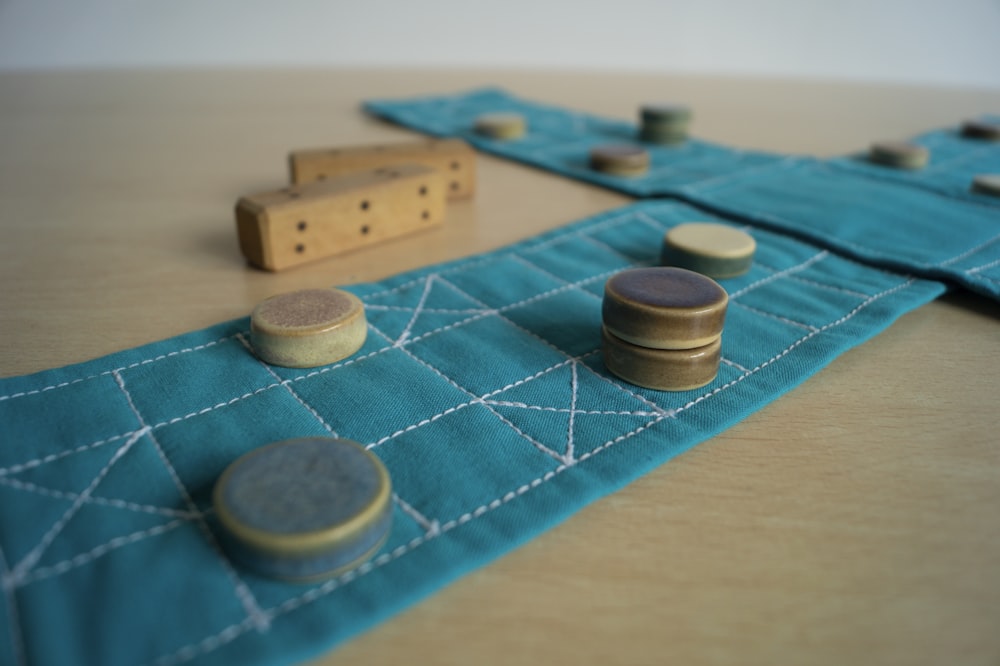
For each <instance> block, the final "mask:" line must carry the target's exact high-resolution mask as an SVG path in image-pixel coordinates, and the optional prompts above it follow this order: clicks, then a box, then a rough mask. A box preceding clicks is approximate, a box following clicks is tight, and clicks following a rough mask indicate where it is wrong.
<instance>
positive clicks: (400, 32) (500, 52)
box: [0, 0, 1000, 88]
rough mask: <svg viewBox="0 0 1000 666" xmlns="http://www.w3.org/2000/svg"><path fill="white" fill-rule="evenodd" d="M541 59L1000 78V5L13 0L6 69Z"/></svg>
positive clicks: (914, 1) (869, 76) (1, 5)
mask: <svg viewBox="0 0 1000 666" xmlns="http://www.w3.org/2000/svg"><path fill="white" fill-rule="evenodd" d="M260 65H272V66H303V65H305V66H408V67H425V66H428V67H430V66H432V67H442V66H444V67H494V68H510V67H517V68H521V67H537V68H569V69H575V70H580V69H584V70H585V69H605V70H607V69H611V70H633V71H663V72H692V73H703V72H708V73H719V74H740V75H758V76H785V77H788V76H791V77H806V78H836V79H849V80H873V81H893V82H904V83H929V84H949V85H957V86H976V87H983V86H985V87H992V88H998V87H1000V0H950V1H946V0H939V1H934V0H911V1H906V0H753V1H750V0H747V1H740V0H659V1H657V0H553V1H546V0H493V1H492V2H477V1H476V0H325V1H324V0H0V69H24V68H65V67H87V68H89V67H108V66H111V67H147V66H156V67H160V66H166V67H176V66H182V67H187V66H260Z"/></svg>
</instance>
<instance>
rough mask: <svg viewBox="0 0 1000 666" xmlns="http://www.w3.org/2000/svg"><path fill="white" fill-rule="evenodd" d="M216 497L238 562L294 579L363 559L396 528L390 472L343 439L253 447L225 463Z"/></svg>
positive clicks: (226, 542) (328, 573)
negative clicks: (392, 527)
mask: <svg viewBox="0 0 1000 666" xmlns="http://www.w3.org/2000/svg"><path fill="white" fill-rule="evenodd" d="M212 499H213V502H214V505H215V513H216V516H217V517H218V520H219V525H220V527H221V528H222V539H221V542H222V545H223V547H224V549H225V550H226V552H227V553H228V554H229V555H230V556H231V557H232V558H233V560H235V561H236V562H238V563H240V564H242V565H244V566H246V567H247V568H249V569H252V570H253V571H256V572H257V573H260V574H263V575H265V576H269V577H272V578H278V579H281V580H287V581H293V582H311V581H316V580H322V579H324V578H329V577H332V576H336V575H339V574H341V573H343V572H345V571H347V570H349V569H352V568H354V567H356V566H358V565H360V564H361V563H362V562H364V561H365V560H367V559H369V558H370V557H372V556H373V555H374V554H375V553H376V552H377V551H378V549H379V548H380V547H381V546H382V544H383V543H384V542H385V540H386V538H387V537H388V535H389V530H390V528H391V526H392V511H393V505H392V488H391V484H390V480H389V473H388V472H387V471H386V469H385V466H384V465H383V464H382V462H381V461H380V460H379V459H378V458H377V457H375V455H373V454H372V453H371V452H370V451H367V450H365V448H364V447H362V446H361V445H360V444H358V443H357V442H352V441H350V440H346V439H336V438H331V437H305V438H301V439H289V440H284V441H281V442H276V443H274V444H269V445H267V446H264V447H262V448H259V449H257V450H255V451H251V452H250V453H247V454H246V455H243V456H241V457H240V458H238V459H237V460H236V461H235V462H233V463H232V464H230V465H229V467H227V468H226V470H225V471H224V472H223V473H222V475H221V476H220V477H219V479H218V481H217V482H216V484H215V488H214V491H213V494H212Z"/></svg>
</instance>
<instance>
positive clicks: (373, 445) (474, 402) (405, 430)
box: [365, 398, 482, 450]
mask: <svg viewBox="0 0 1000 666" xmlns="http://www.w3.org/2000/svg"><path fill="white" fill-rule="evenodd" d="M481 402H482V400H480V399H479V398H474V399H473V400H470V401H469V402H463V403H461V404H459V405H455V406H453V407H449V408H448V409H446V410H444V411H443V412H438V413H437V414H435V415H434V416H429V417H427V418H426V419H423V420H421V421H418V422H416V423H411V424H410V425H408V426H406V427H405V428H401V429H399V430H397V431H396V432H394V433H392V434H391V435H386V436H385V437H383V438H381V439H379V440H376V441H374V442H371V443H370V444H365V448H366V449H368V450H371V449H374V448H376V447H378V446H382V445H383V444H385V443H386V442H388V441H389V440H392V439H395V438H397V437H399V436H400V435H405V434H406V433H408V432H413V431H414V430H416V429H417V428H422V427H424V426H425V425H429V424H431V423H434V422H435V421H437V420H438V419H440V418H443V417H445V416H448V415H449V414H454V413H455V412H457V411H459V410H461V409H465V408H466V407H471V406H472V405H478V404H479V403H481Z"/></svg>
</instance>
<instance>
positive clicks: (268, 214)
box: [236, 164, 448, 271]
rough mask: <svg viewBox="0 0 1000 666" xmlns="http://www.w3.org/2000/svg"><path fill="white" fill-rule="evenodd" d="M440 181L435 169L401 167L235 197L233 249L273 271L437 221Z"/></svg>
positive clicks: (443, 190) (441, 206)
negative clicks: (236, 245) (235, 243)
mask: <svg viewBox="0 0 1000 666" xmlns="http://www.w3.org/2000/svg"><path fill="white" fill-rule="evenodd" d="M447 189H448V186H447V181H446V179H445V176H444V175H443V174H442V173H441V172H440V171H438V170H436V169H431V168H429V167H426V166H422V165H419V164H403V165H399V166H395V167H392V168H380V169H375V170H373V171H362V172H356V173H351V174H347V175H344V176H338V177H336V178H329V179H326V180H321V181H317V182H313V183H307V184H304V185H294V186H291V187H287V188H284V189H281V190H275V191H273V192H262V193H260V194H253V195H250V196H245V197H242V198H240V200H239V201H238V202H237V203H236V230H237V233H238V235H239V241H240V250H241V251H242V252H243V255H244V256H245V257H246V258H247V260H248V261H249V262H250V263H251V264H253V265H255V266H259V267H260V268H264V269H267V270H270V271H280V270H283V269H285V268H291V267H292V266H297V265H299V264H304V263H308V262H310V261H316V260H318V259H324V258H326V257H330V256H333V255H337V254H342V253H344V252H348V251H350V250H354V249H357V248H360V247H364V246H366V245H371V244H374V243H378V242H381V241H385V240H389V239H391V238H394V237H396V236H401V235H404V234H408V233H412V232H416V231H421V230H423V229H428V228H432V227H434V226H437V225H440V224H441V223H442V222H443V221H444V212H445V205H446V197H447Z"/></svg>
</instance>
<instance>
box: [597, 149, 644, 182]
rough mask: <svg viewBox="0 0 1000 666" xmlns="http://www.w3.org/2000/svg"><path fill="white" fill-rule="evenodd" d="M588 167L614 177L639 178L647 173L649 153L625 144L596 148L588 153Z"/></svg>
mask: <svg viewBox="0 0 1000 666" xmlns="http://www.w3.org/2000/svg"><path fill="white" fill-rule="evenodd" d="M590 166H591V168H592V169H595V170H596V171H602V172H604V173H608V174H611V175H614V176H628V177H633V176H641V175H642V174H644V173H646V172H647V171H649V153H648V152H646V150H645V149H644V148H640V147H639V146H631V145H627V144H607V145H603V146H596V147H595V148H593V149H591V151H590Z"/></svg>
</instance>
